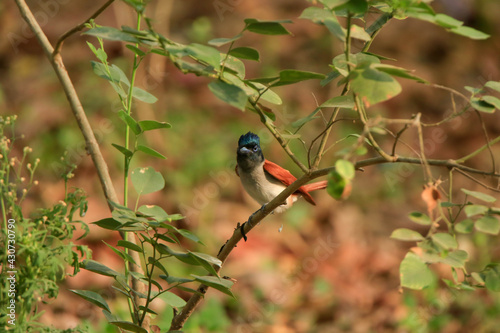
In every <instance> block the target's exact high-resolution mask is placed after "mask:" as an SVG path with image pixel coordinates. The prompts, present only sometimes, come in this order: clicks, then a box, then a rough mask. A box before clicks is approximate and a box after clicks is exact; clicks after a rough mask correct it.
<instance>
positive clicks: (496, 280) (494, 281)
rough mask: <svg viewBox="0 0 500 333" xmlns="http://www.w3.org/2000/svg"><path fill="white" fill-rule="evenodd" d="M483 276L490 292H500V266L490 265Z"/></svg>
mask: <svg viewBox="0 0 500 333" xmlns="http://www.w3.org/2000/svg"><path fill="white" fill-rule="evenodd" d="M482 275H483V280H484V283H485V286H486V288H488V290H491V291H500V264H496V263H494V264H489V265H488V266H487V267H486V268H485V270H484V271H483V274H482Z"/></svg>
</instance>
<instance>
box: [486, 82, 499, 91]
mask: <svg viewBox="0 0 500 333" xmlns="http://www.w3.org/2000/svg"><path fill="white" fill-rule="evenodd" d="M484 86H485V87H487V88H490V89H493V90H495V91H498V92H500V82H499V81H488V82H486V84H485V85H484Z"/></svg>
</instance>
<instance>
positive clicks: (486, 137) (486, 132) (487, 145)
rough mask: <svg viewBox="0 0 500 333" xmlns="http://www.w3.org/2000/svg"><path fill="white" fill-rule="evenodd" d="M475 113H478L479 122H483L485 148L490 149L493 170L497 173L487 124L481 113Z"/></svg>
mask: <svg viewBox="0 0 500 333" xmlns="http://www.w3.org/2000/svg"><path fill="white" fill-rule="evenodd" d="M474 111H476V115H477V117H478V118H479V121H480V122H481V129H482V130H483V134H484V139H485V141H486V145H485V146H486V148H487V149H488V152H489V153H490V157H491V169H492V170H493V172H495V170H496V165H495V164H496V163H495V155H493V151H492V150H491V142H490V138H489V136H488V130H487V129H486V124H485V123H484V119H483V116H482V115H481V113H480V112H479V111H477V110H474Z"/></svg>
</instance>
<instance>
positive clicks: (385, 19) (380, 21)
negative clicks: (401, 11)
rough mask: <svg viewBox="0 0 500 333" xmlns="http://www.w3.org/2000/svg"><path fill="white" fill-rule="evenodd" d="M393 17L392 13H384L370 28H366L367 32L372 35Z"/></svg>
mask: <svg viewBox="0 0 500 333" xmlns="http://www.w3.org/2000/svg"><path fill="white" fill-rule="evenodd" d="M392 17H393V15H392V13H383V14H382V15H380V16H379V17H378V18H377V19H376V20H375V21H374V22H373V23H372V24H371V25H370V26H369V27H368V28H366V32H367V33H368V34H370V35H371V34H373V33H374V32H375V31H378V30H380V28H382V27H383V26H384V24H386V23H387V22H388V21H389V20H390V19H391V18H392Z"/></svg>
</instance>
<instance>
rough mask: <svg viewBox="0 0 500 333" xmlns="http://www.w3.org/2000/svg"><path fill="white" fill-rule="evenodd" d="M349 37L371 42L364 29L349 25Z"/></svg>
mask: <svg viewBox="0 0 500 333" xmlns="http://www.w3.org/2000/svg"><path fill="white" fill-rule="evenodd" d="M351 37H352V38H356V39H360V40H363V41H365V42H368V41H369V40H371V39H372V38H371V36H370V35H369V34H368V33H367V32H366V31H365V29H363V28H361V27H360V26H358V25H356V24H353V25H351Z"/></svg>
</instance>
